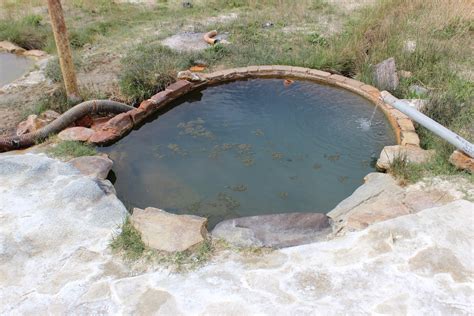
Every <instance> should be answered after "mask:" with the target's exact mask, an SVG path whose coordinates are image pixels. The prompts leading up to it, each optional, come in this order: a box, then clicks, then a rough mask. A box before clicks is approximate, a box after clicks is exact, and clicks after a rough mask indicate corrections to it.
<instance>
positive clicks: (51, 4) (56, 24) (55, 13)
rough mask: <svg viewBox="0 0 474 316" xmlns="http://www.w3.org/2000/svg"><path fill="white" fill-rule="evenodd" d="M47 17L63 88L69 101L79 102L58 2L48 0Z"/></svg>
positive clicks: (64, 24)
mask: <svg viewBox="0 0 474 316" xmlns="http://www.w3.org/2000/svg"><path fill="white" fill-rule="evenodd" d="M48 9H49V16H50V18H51V26H52V28H53V33H54V40H55V42H56V47H57V50H58V56H59V64H60V65H61V72H62V74H63V80H64V86H65V87H66V93H67V96H68V99H69V100H70V101H75V102H77V101H79V100H80V95H79V89H78V87H77V79H76V73H75V71H74V63H73V60H72V55H71V48H70V47H69V40H68V35H67V29H66V23H65V22H64V16H63V8H62V7H61V1H60V0H48Z"/></svg>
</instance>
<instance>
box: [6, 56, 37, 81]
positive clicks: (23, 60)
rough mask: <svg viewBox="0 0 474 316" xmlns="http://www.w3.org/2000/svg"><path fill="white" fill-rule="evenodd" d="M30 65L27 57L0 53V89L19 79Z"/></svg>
mask: <svg viewBox="0 0 474 316" xmlns="http://www.w3.org/2000/svg"><path fill="white" fill-rule="evenodd" d="M32 65H33V61H32V60H31V59H29V58H27V57H23V56H18V55H15V54H11V53H5V52H0V87H2V86H4V85H6V84H7V83H10V82H12V81H14V80H15V79H18V78H20V77H21V76H22V75H23V74H25V73H26V72H27V71H28V70H29V69H30V68H31V66H32Z"/></svg>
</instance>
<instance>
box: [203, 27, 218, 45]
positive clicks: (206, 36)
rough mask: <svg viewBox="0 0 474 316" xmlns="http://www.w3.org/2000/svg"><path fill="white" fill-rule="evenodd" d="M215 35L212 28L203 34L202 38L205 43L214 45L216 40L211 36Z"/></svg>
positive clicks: (215, 32)
mask: <svg viewBox="0 0 474 316" xmlns="http://www.w3.org/2000/svg"><path fill="white" fill-rule="evenodd" d="M216 35H217V31H216V30H213V31H210V32H207V33H206V34H204V36H203V38H204V40H205V41H206V43H208V44H211V45H214V44H215V43H216V42H217V39H215V38H213V37H215V36H216Z"/></svg>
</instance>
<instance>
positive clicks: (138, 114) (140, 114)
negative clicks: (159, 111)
mask: <svg viewBox="0 0 474 316" xmlns="http://www.w3.org/2000/svg"><path fill="white" fill-rule="evenodd" d="M129 113H130V117H131V118H132V122H133V125H137V124H140V122H142V121H143V120H144V119H145V118H146V116H147V112H146V111H145V110H144V109H140V108H138V109H134V110H131V111H130V112H129Z"/></svg>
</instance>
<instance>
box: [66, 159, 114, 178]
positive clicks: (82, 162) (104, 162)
mask: <svg viewBox="0 0 474 316" xmlns="http://www.w3.org/2000/svg"><path fill="white" fill-rule="evenodd" d="M69 163H70V164H71V165H72V166H73V167H74V168H76V169H78V170H79V171H80V172H81V173H82V174H84V175H86V176H90V177H93V178H98V179H102V180H104V179H105V178H107V175H108V174H109V172H110V169H112V165H113V164H114V163H113V161H112V160H110V159H109V158H108V157H107V156H105V157H104V156H84V157H78V158H74V159H72V160H70V161H69Z"/></svg>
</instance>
